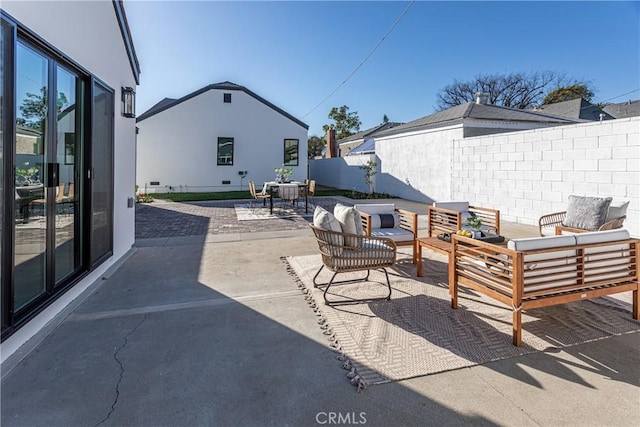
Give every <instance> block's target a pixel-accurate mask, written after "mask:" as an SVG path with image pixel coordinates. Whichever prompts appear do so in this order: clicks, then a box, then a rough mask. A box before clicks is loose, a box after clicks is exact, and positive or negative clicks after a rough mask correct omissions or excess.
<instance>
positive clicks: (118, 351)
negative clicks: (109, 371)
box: [96, 314, 147, 427]
mask: <svg viewBox="0 0 640 427" xmlns="http://www.w3.org/2000/svg"><path fill="white" fill-rule="evenodd" d="M146 320H147V315H146V314H145V316H144V318H143V319H142V320H141V321H140V323H138V324H137V325H136V327H135V328H133V329H132V330H131V331H130V332H129V333H128V334H127V335H125V336H124V342H123V343H122V345H121V346H120V347H118V348H117V349H116V351H115V353H113V359H114V360H115V361H116V363H117V364H118V366H120V375H119V377H118V383H117V384H116V396H115V398H114V399H113V403H112V404H111V409H110V410H109V413H108V414H107V416H106V417H104V418H103V419H102V420H101V421H100V422H99V423H98V424H96V427H98V426H99V425H101V424H104V423H105V422H107V421H108V420H109V418H110V417H111V414H113V413H114V412H115V410H116V405H117V404H118V399H119V398H120V383H121V382H122V378H123V377H124V365H123V364H122V361H120V359H118V353H120V351H121V350H123V349H124V348H125V347H126V346H127V344H129V337H130V336H131V335H133V333H134V332H135V331H137V330H138V328H139V327H140V326H142V324H143V323H144V322H145V321H146Z"/></svg>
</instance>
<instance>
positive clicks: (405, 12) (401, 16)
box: [302, 0, 415, 119]
mask: <svg viewBox="0 0 640 427" xmlns="http://www.w3.org/2000/svg"><path fill="white" fill-rule="evenodd" d="M413 3H415V0H411V2H410V3H409V4H408V5H407V7H406V8H405V9H404V10H403V11H402V13H401V14H400V16H398V19H396V21H395V22H394V23H393V25H392V26H391V28H389V30H388V31H387V32H386V34H385V35H384V36H382V38H381V39H380V41H379V42H378V44H376V45H375V47H374V48H373V49H372V50H371V52H369V54H368V55H367V56H366V58H364V59H363V60H362V62H361V63H360V65H358V66H357V67H356V68H355V70H353V71H352V72H351V74H349V75H348V76H347V78H346V79H344V80H343V81H342V83H340V84H339V85H338V87H336V88H335V89H334V90H333V91H332V92H331V93H330V94H329V95H327V96H326V97H325V98H324V99H323V100H322V101H320V102H319V103H318V105H316V106H315V107H313V109H311V111H309V112H308V113H307V114H305V115H304V116H302V118H303V119H304V118H305V117H307V116H308V115H309V114H311V113H313V112H314V111H316V110H317V109H318V107H320V106H321V105H322V104H324V103H325V101H326V100H327V99H329V98H331V97H332V96H333V94H334V93H336V92H337V91H338V90H339V89H340V88H341V87H342V86H344V84H345V83H346V82H348V81H349V79H351V77H353V75H354V74H355V73H357V72H358V70H359V69H360V68H361V67H362V66H363V65H364V64H365V62H367V60H368V59H369V58H370V57H371V55H373V53H374V52H375V51H376V50H377V49H378V47H380V45H381V44H382V42H383V41H384V40H385V39H386V38H387V37H388V36H389V34H391V32H392V31H393V29H394V28H395V27H396V25H398V24H399V23H400V21H401V20H402V18H403V17H404V15H406V14H407V12H408V11H409V8H411V6H412V5H413Z"/></svg>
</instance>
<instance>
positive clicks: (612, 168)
mask: <svg viewBox="0 0 640 427" xmlns="http://www.w3.org/2000/svg"><path fill="white" fill-rule="evenodd" d="M626 167H627V165H626V162H625V161H621V160H598V170H600V171H603V172H620V171H622V172H624V171H625V170H626Z"/></svg>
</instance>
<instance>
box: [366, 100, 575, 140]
mask: <svg viewBox="0 0 640 427" xmlns="http://www.w3.org/2000/svg"><path fill="white" fill-rule="evenodd" d="M464 119H477V120H491V121H504V122H530V123H548V124H558V125H560V124H570V123H576V122H580V121H582V120H577V119H569V118H566V117H559V116H554V115H551V114H547V113H542V112H532V111H527V110H518V109H515V108H507V107H500V106H497V105H490V104H478V103H476V102H473V101H470V102H467V103H465V104H461V105H456V106H455V107H451V108H448V109H446V110H443V111H439V112H437V113H434V114H431V115H429V116H426V117H422V118H420V119H417V120H413V121H411V122H408V123H405V124H403V125H399V126H396V127H394V128H392V129H388V130H385V131H382V132H380V133H379V134H378V135H376V136H388V135H395V134H398V133H404V132H413V131H417V130H422V129H431V128H438V127H445V126H451V125H455V124H459V123H462V122H463V121H464Z"/></svg>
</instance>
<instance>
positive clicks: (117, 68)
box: [1, 1, 136, 361]
mask: <svg viewBox="0 0 640 427" xmlns="http://www.w3.org/2000/svg"><path fill="white" fill-rule="evenodd" d="M2 9H3V10H5V11H6V12H7V13H8V14H9V15H11V16H12V17H13V18H15V19H16V20H17V21H19V22H20V23H21V24H23V25H24V26H26V27H27V28H28V29H29V30H31V31H33V32H35V33H36V34H38V35H39V36H40V37H41V38H42V39H44V40H45V41H46V42H47V43H48V44H50V45H51V46H53V47H55V48H56V49H58V50H59V51H61V52H62V53H64V54H65V55H66V56H67V57H69V58H70V59H71V60H72V61H74V62H75V63H77V64H79V65H80V66H81V67H83V68H84V69H86V70H88V71H89V72H90V73H92V74H94V75H95V76H96V77H98V78H100V79H101V80H102V81H103V82H104V83H106V84H107V85H109V86H110V87H111V88H112V89H113V90H114V103H115V105H114V112H115V116H114V126H115V129H114V143H115V147H114V168H115V175H114V217H113V219H114V223H113V230H114V241H113V256H112V257H111V258H110V259H108V260H107V261H105V262H104V263H103V264H102V265H100V266H99V267H98V268H97V269H96V270H94V271H92V272H91V273H90V274H89V275H87V276H86V277H85V278H84V279H83V280H82V281H81V282H80V283H78V284H77V285H75V286H74V287H73V288H71V289H70V290H69V291H68V292H66V293H65V294H64V295H63V296H62V297H60V298H59V299H57V300H56V301H55V302H54V303H52V304H51V305H50V306H49V307H48V308H47V309H45V310H44V311H42V312H41V313H40V314H38V315H37V316H36V317H35V318H34V319H33V320H31V321H30V322H29V324H28V325H26V326H24V327H22V328H21V329H19V330H18V331H17V332H15V333H14V334H13V335H12V336H11V337H9V338H8V339H7V340H5V341H4V342H3V343H2V352H1V353H2V361H4V360H5V359H6V358H7V357H8V356H10V355H11V354H13V352H14V351H15V350H16V349H17V348H18V347H19V346H20V345H21V344H22V343H24V342H26V340H27V339H29V338H30V337H31V336H33V335H34V334H35V333H36V332H37V331H39V330H40V329H42V328H43V327H44V325H46V323H47V322H48V321H50V320H51V319H52V318H53V317H54V316H55V315H56V314H57V313H58V312H60V311H61V310H62V309H64V307H65V306H66V305H68V304H69V303H70V302H71V301H72V300H73V299H75V298H76V297H77V296H78V295H80V294H81V293H82V292H83V291H84V290H86V289H87V287H88V286H89V285H90V284H91V283H93V282H94V281H96V280H98V279H100V277H101V276H102V275H104V273H105V272H106V271H107V270H108V269H109V267H111V266H112V265H114V264H115V263H116V262H117V261H118V260H119V259H120V258H122V257H123V255H125V254H126V253H127V252H128V251H129V250H130V249H131V247H132V245H133V242H134V220H135V217H134V209H131V208H127V199H128V198H129V197H133V194H134V185H135V181H134V178H135V155H136V153H135V120H134V119H130V118H124V117H122V116H121V115H120V88H121V87H122V86H130V87H136V81H135V78H134V75H133V72H132V70H131V66H130V63H129V58H128V56H127V52H126V49H125V45H124V41H123V39H122V35H121V32H120V27H119V26H118V21H117V18H116V14H115V11H114V8H113V4H112V3H111V1H98V2H90V1H82V2H75V1H74V2H63V1H55V2H31V1H21V2H16V1H3V2H2ZM62 23H63V24H62Z"/></svg>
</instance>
